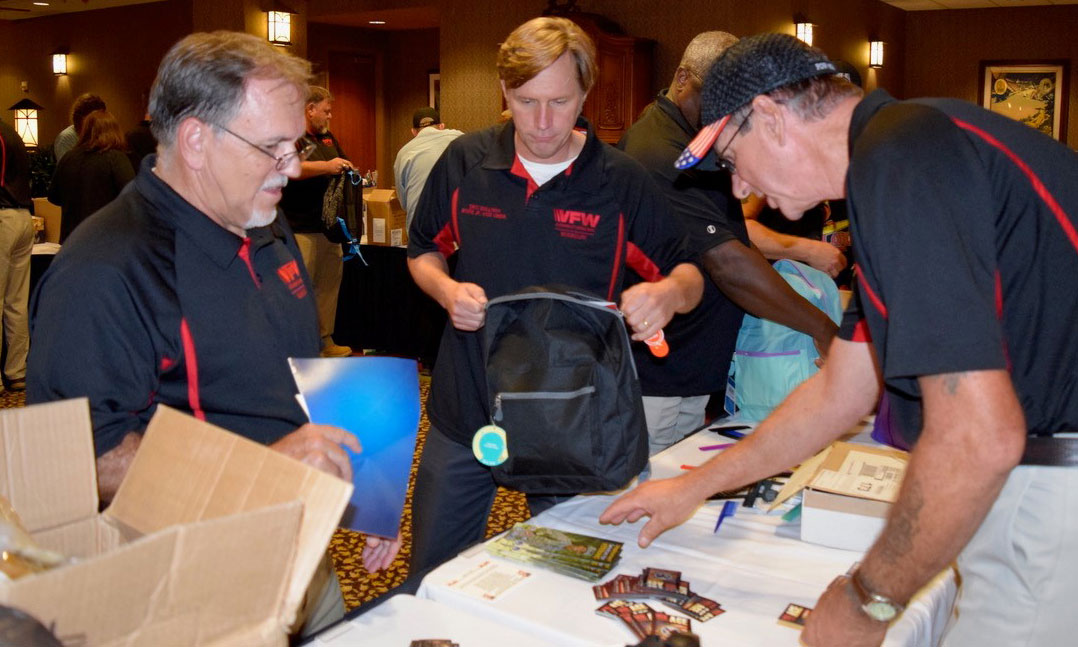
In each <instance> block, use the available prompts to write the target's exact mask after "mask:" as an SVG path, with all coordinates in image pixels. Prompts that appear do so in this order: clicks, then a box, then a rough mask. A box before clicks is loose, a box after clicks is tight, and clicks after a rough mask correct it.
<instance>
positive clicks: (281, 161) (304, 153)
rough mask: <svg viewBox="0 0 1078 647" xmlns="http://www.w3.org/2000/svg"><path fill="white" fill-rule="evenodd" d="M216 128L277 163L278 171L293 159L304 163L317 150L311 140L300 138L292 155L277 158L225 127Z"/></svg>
mask: <svg viewBox="0 0 1078 647" xmlns="http://www.w3.org/2000/svg"><path fill="white" fill-rule="evenodd" d="M215 127H216V128H220V129H221V130H223V131H225V132H226V133H228V134H229V135H232V136H233V137H235V138H236V139H238V140H240V141H241V142H243V143H244V144H247V145H248V146H250V147H251V148H253V149H255V150H256V151H258V152H259V153H262V154H263V155H265V156H266V157H268V158H270V159H272V160H273V161H274V162H276V163H277V164H276V166H275V168H276V169H277V170H278V171H281V170H284V168H285V167H286V166H288V165H289V164H290V163H291V162H292V158H293V157H298V158H299V161H301V162H302V161H304V160H305V159H307V158H308V157H310V156H311V153H313V152H314V149H315V148H317V144H315V143H314V142H312V141H311V140H309V139H307V138H306V137H300V138H299V139H297V140H296V142H295V146H296V150H294V151H292V152H291V153H285V154H284V155H280V156H277V155H274V154H273V153H271V152H269V151H268V150H266V149H265V148H262V147H261V146H259V145H258V144H256V143H254V142H252V141H250V140H248V139H246V138H245V137H243V136H241V135H237V134H236V133H234V132H232V131H231V130H229V129H228V128H225V127H224V126H215Z"/></svg>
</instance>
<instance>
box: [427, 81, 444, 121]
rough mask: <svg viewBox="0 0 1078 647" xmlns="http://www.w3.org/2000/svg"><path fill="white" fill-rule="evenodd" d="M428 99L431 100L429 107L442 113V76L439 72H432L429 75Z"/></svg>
mask: <svg viewBox="0 0 1078 647" xmlns="http://www.w3.org/2000/svg"><path fill="white" fill-rule="evenodd" d="M427 98H428V99H429V103H428V104H427V105H429V106H430V107H431V108H434V109H435V110H437V111H438V114H441V112H442V75H441V74H439V73H438V72H431V73H430V74H428V75H427Z"/></svg>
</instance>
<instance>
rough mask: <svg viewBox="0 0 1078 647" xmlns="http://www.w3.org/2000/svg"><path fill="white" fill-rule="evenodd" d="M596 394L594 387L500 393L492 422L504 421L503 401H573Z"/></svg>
mask: <svg viewBox="0 0 1078 647" xmlns="http://www.w3.org/2000/svg"><path fill="white" fill-rule="evenodd" d="M592 393H595V387H594V386H585V387H581V388H579V389H576V390H575V391H517V392H513V393H505V392H503V393H498V394H495V396H494V408H493V409H491V413H490V418H491V421H492V422H500V421H501V419H502V417H503V416H502V400H572V399H573V398H579V397H581V396H585V395H591V394H592Z"/></svg>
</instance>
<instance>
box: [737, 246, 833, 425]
mask: <svg viewBox="0 0 1078 647" xmlns="http://www.w3.org/2000/svg"><path fill="white" fill-rule="evenodd" d="M774 268H775V271H776V272H778V273H779V275H780V276H782V278H783V279H785V280H786V282H787V283H789V284H790V287H792V288H793V289H794V290H795V291H796V292H797V293H798V294H800V295H801V296H803V297H805V299H807V300H808V301H809V303H811V304H813V305H814V306H816V307H817V308H819V309H820V310H823V311H824V313H825V314H827V316H828V317H830V318H831V320H832V321H834V322H835V323H836V324H837V323H838V322H839V319H840V318H841V317H842V306H841V305H840V302H839V297H838V288H837V287H836V286H835V282H834V281H833V280H832V279H831V277H830V276H828V275H827V274H825V273H823V272H821V271H820V270H817V269H814V268H812V267H809V266H808V265H805V264H804V263H798V262H797V261H791V260H785V259H783V260H781V261H778V262H776V263H775V264H774ZM819 356H820V354H819V353H818V352H816V345H815V344H813V343H812V337H810V336H808V335H806V334H804V333H800V332H797V331H796V330H793V329H792V328H787V327H786V326H783V325H782V324H777V323H775V322H773V321H769V320H767V319H760V318H758V317H754V316H752V315H750V314H746V315H745V319H744V320H743V321H742V323H741V330H740V332H738V335H737V345H736V346H735V349H734V359H733V361H732V362H731V363H730V381H731V383H732V385H733V391H734V397H733V401H734V404H735V406H736V407H737V409H738V411H739V417H740V418H741V419H743V420H749V421H758V420H763V419H764V418H766V417H767V416H768V415H769V414H770V413H771V411H772V410H773V409H774V408H775V407H777V406H778V405H779V403H780V402H782V401H783V400H785V399H786V396H787V395H789V394H790V391H793V390H794V388H796V387H797V385H798V384H801V383H802V382H804V381H805V380H807V379H808V378H809V377H811V376H812V375H813V374H814V373H816V371H818V370H819V369H818V368H816V359H817V358H818V357H819Z"/></svg>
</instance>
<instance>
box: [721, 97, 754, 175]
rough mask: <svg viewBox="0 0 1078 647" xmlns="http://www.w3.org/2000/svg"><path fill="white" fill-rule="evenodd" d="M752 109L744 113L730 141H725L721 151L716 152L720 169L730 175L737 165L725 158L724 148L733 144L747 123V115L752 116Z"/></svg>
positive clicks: (735, 171) (733, 172)
mask: <svg viewBox="0 0 1078 647" xmlns="http://www.w3.org/2000/svg"><path fill="white" fill-rule="evenodd" d="M753 110H754V108H749V111H748V113H746V114H745V118H744V119H742V120H741V123H740V124H738V126H737V130H735V131H734V136H733V137H731V138H730V141H728V142H726V145H725V146H723V147H722V150H721V151H719V154H718V160H719V161H718V162H717V164H718V165H719V168H720V169H722V170H724V171H726V172H727V173H729V174H730V175H733V174H735V173H737V167H736V166H734V163H733V162H731V161H730V160H728V159H726V149H728V148H730V144H733V143H734V140H735V139H737V136H738V135H739V134H741V129H742V128H744V127H745V124H746V123H748V121H749V117H751V116H752V111H753Z"/></svg>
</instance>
